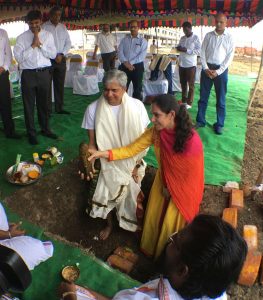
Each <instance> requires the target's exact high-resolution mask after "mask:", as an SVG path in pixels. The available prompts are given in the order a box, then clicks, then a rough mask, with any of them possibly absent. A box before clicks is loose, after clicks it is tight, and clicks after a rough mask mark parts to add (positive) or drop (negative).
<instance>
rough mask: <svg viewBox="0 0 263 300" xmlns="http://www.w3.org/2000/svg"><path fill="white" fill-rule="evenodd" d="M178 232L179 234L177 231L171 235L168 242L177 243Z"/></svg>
mask: <svg viewBox="0 0 263 300" xmlns="http://www.w3.org/2000/svg"><path fill="white" fill-rule="evenodd" d="M176 234H177V231H176V232H174V233H173V234H172V235H170V236H169V238H168V241H167V243H168V244H171V243H172V244H175V241H174V237H175V235H176Z"/></svg>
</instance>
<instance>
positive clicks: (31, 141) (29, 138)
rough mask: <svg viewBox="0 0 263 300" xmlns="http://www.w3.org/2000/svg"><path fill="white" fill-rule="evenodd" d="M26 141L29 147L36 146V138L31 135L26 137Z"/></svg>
mask: <svg viewBox="0 0 263 300" xmlns="http://www.w3.org/2000/svg"><path fill="white" fill-rule="evenodd" d="M28 141H29V144H31V145H38V140H37V138H36V137H35V136H33V135H30V136H29V137H28Z"/></svg>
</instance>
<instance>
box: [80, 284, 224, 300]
mask: <svg viewBox="0 0 263 300" xmlns="http://www.w3.org/2000/svg"><path fill="white" fill-rule="evenodd" d="M160 280H161V279H155V280H152V281H149V282H147V283H145V284H143V285H141V286H140V287H138V288H134V289H127V290H123V291H120V292H118V293H117V294H116V295H115V296H114V297H113V298H112V300H122V299H125V300H150V299H151V300H162V299H167V300H168V299H169V300H184V298H182V297H181V296H180V295H179V294H178V293H177V292H176V290H174V289H173V288H172V286H171V285H170V283H169V281H168V280H167V279H163V286H162V287H161V288H160V287H159V285H160ZM160 293H162V294H161V295H160ZM78 299H79V298H78ZM87 299H88V298H87ZM91 299H92V298H91ZM210 299H211V298H208V297H206V296H204V297H201V298H195V299H194V300H210ZM211 300H212V299H211ZM214 300H227V295H226V293H225V292H224V293H223V294H222V295H221V296H219V297H217V298H214Z"/></svg>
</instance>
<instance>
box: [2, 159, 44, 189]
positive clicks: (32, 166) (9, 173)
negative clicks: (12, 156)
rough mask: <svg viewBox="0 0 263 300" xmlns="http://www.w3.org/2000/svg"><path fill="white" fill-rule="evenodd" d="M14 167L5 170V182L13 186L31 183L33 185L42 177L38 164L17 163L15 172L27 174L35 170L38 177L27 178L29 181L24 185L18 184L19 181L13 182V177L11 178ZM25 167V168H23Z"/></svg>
mask: <svg viewBox="0 0 263 300" xmlns="http://www.w3.org/2000/svg"><path fill="white" fill-rule="evenodd" d="M14 166H15V165H13V166H11V167H9V168H8V169H7V171H6V179H7V181H9V182H10V183H12V184H15V185H29V184H31V183H34V182H36V181H38V179H39V178H40V177H41V175H42V169H41V167H40V166H39V165H38V164H36V163H33V162H27V161H21V162H20V163H19V165H18V167H17V172H21V171H23V170H28V172H29V171H32V170H36V171H38V173H39V176H38V177H37V178H36V179H30V178H29V180H28V181H27V182H25V183H23V182H19V181H15V180H14V178H13V176H12V173H13V169H14ZM25 166H27V168H25ZM23 172H26V171H23Z"/></svg>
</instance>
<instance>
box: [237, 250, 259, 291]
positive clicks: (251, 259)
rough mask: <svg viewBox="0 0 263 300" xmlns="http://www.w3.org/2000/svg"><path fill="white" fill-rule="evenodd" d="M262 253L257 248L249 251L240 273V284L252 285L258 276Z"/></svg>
mask: <svg viewBox="0 0 263 300" xmlns="http://www.w3.org/2000/svg"><path fill="white" fill-rule="evenodd" d="M261 257H262V254H261V253H260V252H258V251H255V250H250V251H248V254H247V257H246V260H245V263H244V265H243V268H242V270H241V273H240V275H239V279H238V284H242V285H245V286H252V285H253V284H254V283H255V281H256V279H257V276H258V271H259V267H260V262H261Z"/></svg>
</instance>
